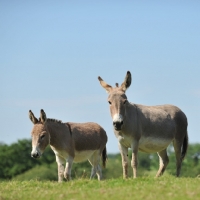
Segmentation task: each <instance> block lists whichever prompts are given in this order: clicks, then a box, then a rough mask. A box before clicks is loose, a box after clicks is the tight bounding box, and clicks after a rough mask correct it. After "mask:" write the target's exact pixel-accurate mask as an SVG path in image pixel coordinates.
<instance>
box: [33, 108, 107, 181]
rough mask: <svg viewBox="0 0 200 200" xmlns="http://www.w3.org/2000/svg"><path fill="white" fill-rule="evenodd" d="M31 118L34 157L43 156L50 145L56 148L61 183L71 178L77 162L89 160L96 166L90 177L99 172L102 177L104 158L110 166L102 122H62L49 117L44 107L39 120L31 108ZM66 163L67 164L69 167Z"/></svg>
mask: <svg viewBox="0 0 200 200" xmlns="http://www.w3.org/2000/svg"><path fill="white" fill-rule="evenodd" d="M29 118H30V120H31V121H32V122H33V124H34V126H33V130H32V132H31V135H32V152H31V156H32V157H33V158H40V157H41V155H42V153H43V152H44V150H45V148H46V147H47V145H48V144H50V147H51V149H52V150H53V151H54V153H55V156H56V162H57V165H58V182H62V181H63V177H65V178H66V180H68V181H69V180H71V169H72V163H73V162H83V161H85V160H88V161H89V162H90V164H91V165H92V171H91V176H90V178H93V177H94V176H95V174H97V177H98V180H101V179H102V170H101V167H100V164H99V162H100V157H101V158H102V163H103V167H105V166H106V159H107V152H106V143H107V135H106V132H105V130H104V129H103V128H102V127H101V126H100V125H98V124H96V123H92V122H88V123H72V122H68V123H62V122H61V121H59V120H55V119H48V118H47V117H46V114H45V112H44V110H41V111H40V118H39V119H37V118H36V117H35V116H34V114H33V113H32V111H31V110H29ZM65 162H66V167H64V166H65Z"/></svg>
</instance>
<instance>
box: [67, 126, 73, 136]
mask: <svg viewBox="0 0 200 200" xmlns="http://www.w3.org/2000/svg"><path fill="white" fill-rule="evenodd" d="M66 124H67V126H68V128H69V132H70V135H72V129H71V126H70V124H69V123H66Z"/></svg>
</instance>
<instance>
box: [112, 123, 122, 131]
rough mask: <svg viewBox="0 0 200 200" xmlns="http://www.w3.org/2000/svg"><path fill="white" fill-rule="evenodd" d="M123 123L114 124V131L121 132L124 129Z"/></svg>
mask: <svg viewBox="0 0 200 200" xmlns="http://www.w3.org/2000/svg"><path fill="white" fill-rule="evenodd" d="M122 125H123V121H116V122H113V126H114V129H115V130H116V131H120V130H121V129H122Z"/></svg>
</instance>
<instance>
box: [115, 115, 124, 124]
mask: <svg viewBox="0 0 200 200" xmlns="http://www.w3.org/2000/svg"><path fill="white" fill-rule="evenodd" d="M122 121H123V116H122V115H120V114H115V115H114V116H113V122H122Z"/></svg>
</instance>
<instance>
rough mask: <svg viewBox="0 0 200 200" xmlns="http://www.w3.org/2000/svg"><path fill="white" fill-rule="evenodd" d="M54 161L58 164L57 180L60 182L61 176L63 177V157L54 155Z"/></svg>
mask: <svg viewBox="0 0 200 200" xmlns="http://www.w3.org/2000/svg"><path fill="white" fill-rule="evenodd" d="M56 162H57V165H58V182H62V181H63V177H64V170H65V167H64V165H65V159H64V158H62V157H60V156H58V155H56Z"/></svg>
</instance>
